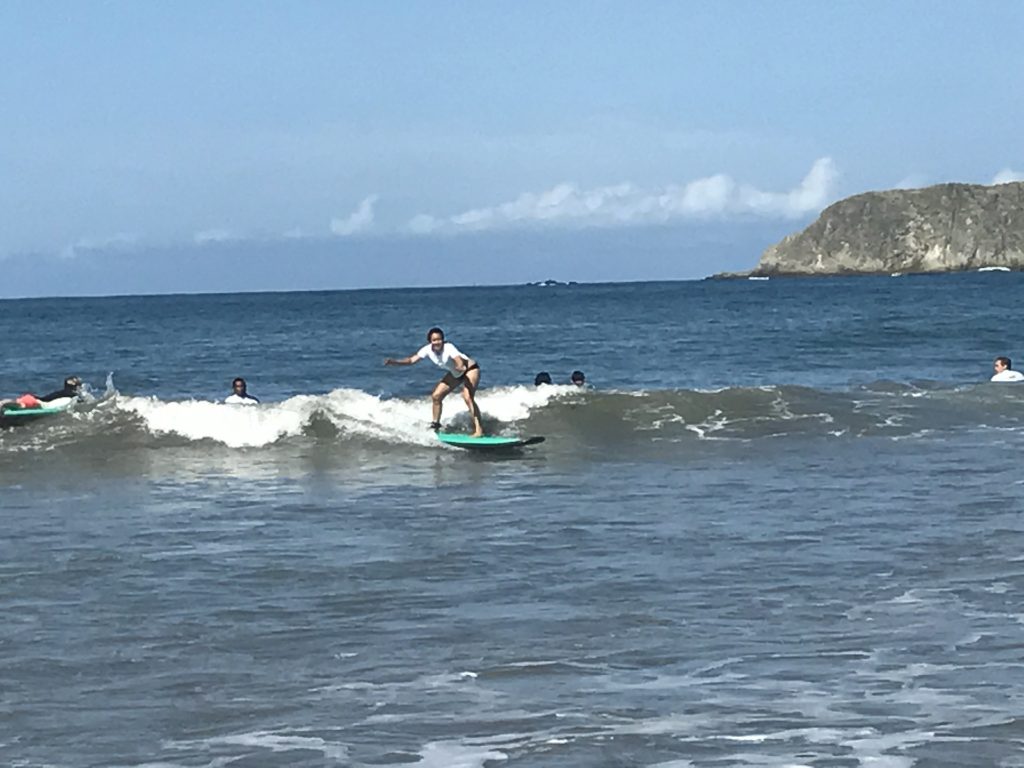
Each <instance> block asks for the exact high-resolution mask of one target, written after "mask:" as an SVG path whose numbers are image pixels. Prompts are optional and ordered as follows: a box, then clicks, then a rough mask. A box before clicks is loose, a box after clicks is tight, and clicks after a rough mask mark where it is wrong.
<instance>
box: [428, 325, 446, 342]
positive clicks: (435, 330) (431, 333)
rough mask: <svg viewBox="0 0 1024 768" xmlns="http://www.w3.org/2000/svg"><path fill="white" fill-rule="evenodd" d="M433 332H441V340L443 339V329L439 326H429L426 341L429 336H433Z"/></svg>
mask: <svg viewBox="0 0 1024 768" xmlns="http://www.w3.org/2000/svg"><path fill="white" fill-rule="evenodd" d="M435 333H439V334H441V341H444V331H442V330H441V329H440V328H431V329H430V330H429V331H427V341H430V337H431V336H433V335H434V334H435Z"/></svg>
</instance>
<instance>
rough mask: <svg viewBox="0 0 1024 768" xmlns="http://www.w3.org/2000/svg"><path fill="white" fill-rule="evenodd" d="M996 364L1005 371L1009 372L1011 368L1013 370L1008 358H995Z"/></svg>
mask: <svg viewBox="0 0 1024 768" xmlns="http://www.w3.org/2000/svg"><path fill="white" fill-rule="evenodd" d="M996 362H997V363H1002V364H1003V365H1005V366H1006V370H1010V369H1011V368H1013V363H1011V362H1010V358H1008V357H997V358H996Z"/></svg>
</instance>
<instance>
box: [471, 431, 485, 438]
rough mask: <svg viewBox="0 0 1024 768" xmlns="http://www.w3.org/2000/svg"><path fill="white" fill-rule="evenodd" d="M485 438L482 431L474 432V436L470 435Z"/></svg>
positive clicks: (472, 435)
mask: <svg viewBox="0 0 1024 768" xmlns="http://www.w3.org/2000/svg"><path fill="white" fill-rule="evenodd" d="M483 436H484V433H483V430H480V431H479V432H474V433H473V434H471V435H470V437H483Z"/></svg>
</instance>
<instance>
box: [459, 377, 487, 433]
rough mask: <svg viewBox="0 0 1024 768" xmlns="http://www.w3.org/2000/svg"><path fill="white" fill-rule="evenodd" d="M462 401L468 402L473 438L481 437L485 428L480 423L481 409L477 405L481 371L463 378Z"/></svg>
mask: <svg viewBox="0 0 1024 768" xmlns="http://www.w3.org/2000/svg"><path fill="white" fill-rule="evenodd" d="M462 383H463V384H464V385H465V386H463V388H462V399H463V400H465V401H466V407H467V408H469V417H470V418H471V419H472V420H473V437H480V436H481V435H483V433H484V426H483V424H482V423H481V421H480V408H479V407H478V406H477V404H476V388H477V386H478V385H479V384H480V369H479V368H474V369H473V370H471V371H468V372H467V373H466V374H465V375H464V376H463V377H462Z"/></svg>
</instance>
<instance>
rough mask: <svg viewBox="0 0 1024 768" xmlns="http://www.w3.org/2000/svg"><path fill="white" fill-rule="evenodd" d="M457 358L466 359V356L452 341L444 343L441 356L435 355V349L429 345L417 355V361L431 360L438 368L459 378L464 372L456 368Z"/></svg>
mask: <svg viewBox="0 0 1024 768" xmlns="http://www.w3.org/2000/svg"><path fill="white" fill-rule="evenodd" d="M456 357H465V355H464V354H462V353H461V352H459V349H458V347H456V346H455V345H454V344H452V343H451V342H450V341H446V342H445V343H444V346H443V347H442V348H441V354H440V355H437V354H434V348H433V347H431V346H430V345H429V344H427V345H426V346H425V347H423V349H421V350H420V351H419V352H417V353H416V359H417V360H429V361H430V362H432V363H433V364H434V365H436V366H437V367H438V368H444V369H446V370H447V371H448V372H449V373H450V374H451V375H452V376H455V377H459V376H461V375H462V371H460V370H458V369H457V368H456V367H455V358H456Z"/></svg>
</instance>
